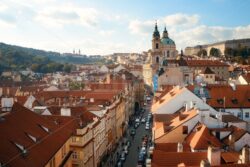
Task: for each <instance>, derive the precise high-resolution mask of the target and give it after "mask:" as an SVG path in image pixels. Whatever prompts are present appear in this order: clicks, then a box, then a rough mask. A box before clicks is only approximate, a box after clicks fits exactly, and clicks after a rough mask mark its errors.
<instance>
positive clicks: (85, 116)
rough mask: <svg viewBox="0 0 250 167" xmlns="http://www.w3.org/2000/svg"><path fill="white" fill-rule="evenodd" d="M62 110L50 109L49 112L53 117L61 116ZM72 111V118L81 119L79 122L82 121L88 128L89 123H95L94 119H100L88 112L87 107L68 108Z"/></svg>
mask: <svg viewBox="0 0 250 167" xmlns="http://www.w3.org/2000/svg"><path fill="white" fill-rule="evenodd" d="M61 108H63V107H59V106H53V107H48V110H49V111H50V112H51V114H52V115H57V116H59V115H61ZM67 108H69V109H70V111H71V116H72V117H74V118H81V119H78V121H81V123H82V125H83V126H86V125H87V124H89V123H92V122H93V121H94V118H96V117H98V116H97V115H95V114H93V113H91V112H89V111H87V108H86V107H67Z"/></svg>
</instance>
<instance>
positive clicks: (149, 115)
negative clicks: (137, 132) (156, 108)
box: [145, 113, 152, 130]
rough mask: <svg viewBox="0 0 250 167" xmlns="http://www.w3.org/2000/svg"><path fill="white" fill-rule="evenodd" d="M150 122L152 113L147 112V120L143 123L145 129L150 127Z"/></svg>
mask: <svg viewBox="0 0 250 167" xmlns="http://www.w3.org/2000/svg"><path fill="white" fill-rule="evenodd" d="M151 122H152V113H148V116H147V121H146V125H145V129H146V130H149V129H150V123H151Z"/></svg>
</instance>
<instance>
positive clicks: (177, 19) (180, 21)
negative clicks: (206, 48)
mask: <svg viewBox="0 0 250 167" xmlns="http://www.w3.org/2000/svg"><path fill="white" fill-rule="evenodd" d="M199 19H200V16H199V15H196V14H195V15H187V14H183V13H176V14H172V15H169V16H166V17H164V18H161V19H160V22H163V23H164V24H166V26H167V27H172V26H194V25H196V24H197V23H198V22H199Z"/></svg>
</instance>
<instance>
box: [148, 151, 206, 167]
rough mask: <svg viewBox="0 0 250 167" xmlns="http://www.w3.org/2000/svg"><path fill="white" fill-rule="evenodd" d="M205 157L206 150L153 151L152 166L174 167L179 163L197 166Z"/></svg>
mask: <svg viewBox="0 0 250 167" xmlns="http://www.w3.org/2000/svg"><path fill="white" fill-rule="evenodd" d="M205 159H207V153H206V152H177V153H173V152H171V153H170V152H164V151H159V150H154V151H153V158H152V167H176V166H178V164H180V163H184V164H185V165H186V166H199V165H200V162H201V161H202V160H205Z"/></svg>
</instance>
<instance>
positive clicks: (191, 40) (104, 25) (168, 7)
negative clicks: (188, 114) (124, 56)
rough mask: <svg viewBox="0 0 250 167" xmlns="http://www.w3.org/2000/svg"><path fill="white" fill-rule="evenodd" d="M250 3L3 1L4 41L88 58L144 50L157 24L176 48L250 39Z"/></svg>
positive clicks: (199, 0) (1, 29) (239, 0)
mask: <svg viewBox="0 0 250 167" xmlns="http://www.w3.org/2000/svg"><path fill="white" fill-rule="evenodd" d="M249 6H250V0H237V1H236V0H88V1H87V0H1V1H0V41H1V42H5V43H9V44H15V45H21V46H26V47H33V48H38V49H45V50H52V51H59V52H72V51H73V49H75V50H79V49H80V50H81V53H84V54H101V55H105V54H110V53H114V52H142V51H147V50H148V49H150V47H151V37H152V31H153V29H154V24H155V20H157V22H158V24H159V30H160V32H162V31H163V28H164V25H166V26H167V29H168V32H169V36H170V38H172V39H173V40H174V41H175V43H176V45H177V49H178V50H180V49H184V48H185V47H186V46H192V45H197V44H205V43H212V42H217V41H221V40H226V39H237V38H250V19H249V18H250V13H249V12H248V11H249Z"/></svg>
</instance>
